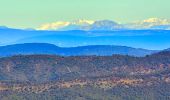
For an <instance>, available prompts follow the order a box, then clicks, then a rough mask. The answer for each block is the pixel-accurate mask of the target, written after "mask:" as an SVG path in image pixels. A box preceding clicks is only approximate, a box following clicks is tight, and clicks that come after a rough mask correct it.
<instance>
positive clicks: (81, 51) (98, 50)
mask: <svg viewBox="0 0 170 100" xmlns="http://www.w3.org/2000/svg"><path fill="white" fill-rule="evenodd" d="M155 52H157V51H152V50H145V49H136V48H131V47H126V46H110V45H93V46H81V47H70V48H61V47H57V46H55V45H52V44H46V43H25V44H14V45H8V46H1V47H0V56H12V55H18V54H20V55H30V54H54V55H61V56H78V55H100V56H106V55H107V56H111V55H113V54H121V55H131V56H145V55H149V54H152V53H155Z"/></svg>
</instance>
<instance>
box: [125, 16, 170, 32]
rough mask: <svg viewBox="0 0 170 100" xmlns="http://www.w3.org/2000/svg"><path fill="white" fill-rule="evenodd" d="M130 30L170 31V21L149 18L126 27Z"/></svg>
mask: <svg viewBox="0 0 170 100" xmlns="http://www.w3.org/2000/svg"><path fill="white" fill-rule="evenodd" d="M125 26H126V27H127V28H129V29H163V30H164V29H170V19H160V18H149V19H146V20H143V21H136V22H133V23H129V24H126V25H125Z"/></svg>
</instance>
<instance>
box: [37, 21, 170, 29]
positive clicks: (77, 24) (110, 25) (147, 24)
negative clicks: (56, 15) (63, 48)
mask: <svg viewBox="0 0 170 100" xmlns="http://www.w3.org/2000/svg"><path fill="white" fill-rule="evenodd" d="M122 29H132V30H135V29H160V30H170V19H159V18H149V19H146V20H143V21H136V22H132V23H127V24H118V23H116V22H114V21H111V20H99V21H93V20H76V21H72V22H68V21H65V22H64V21H59V22H54V23H47V24H43V25H41V26H40V27H39V28H37V30H85V31H92V30H122Z"/></svg>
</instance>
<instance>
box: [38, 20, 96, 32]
mask: <svg viewBox="0 0 170 100" xmlns="http://www.w3.org/2000/svg"><path fill="white" fill-rule="evenodd" d="M93 23H94V21H93V20H76V21H72V22H68V21H58V22H53V23H47V24H43V25H41V26H40V27H39V28H37V30H74V29H79V27H82V26H88V25H91V24H93Z"/></svg>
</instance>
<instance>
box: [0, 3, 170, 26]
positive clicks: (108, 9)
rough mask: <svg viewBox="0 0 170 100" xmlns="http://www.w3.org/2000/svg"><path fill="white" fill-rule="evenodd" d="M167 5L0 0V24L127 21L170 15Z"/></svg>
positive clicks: (25, 24) (26, 24) (169, 16)
mask: <svg viewBox="0 0 170 100" xmlns="http://www.w3.org/2000/svg"><path fill="white" fill-rule="evenodd" d="M169 4H170V0H0V26H8V27H13V28H35V27H38V26H39V25H41V24H44V23H51V22H56V21H72V20H78V19H88V20H103V19H109V20H114V21H116V22H119V23H128V22H131V21H136V20H144V19H147V18H151V17H157V18H170V10H169V9H170V6H169Z"/></svg>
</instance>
